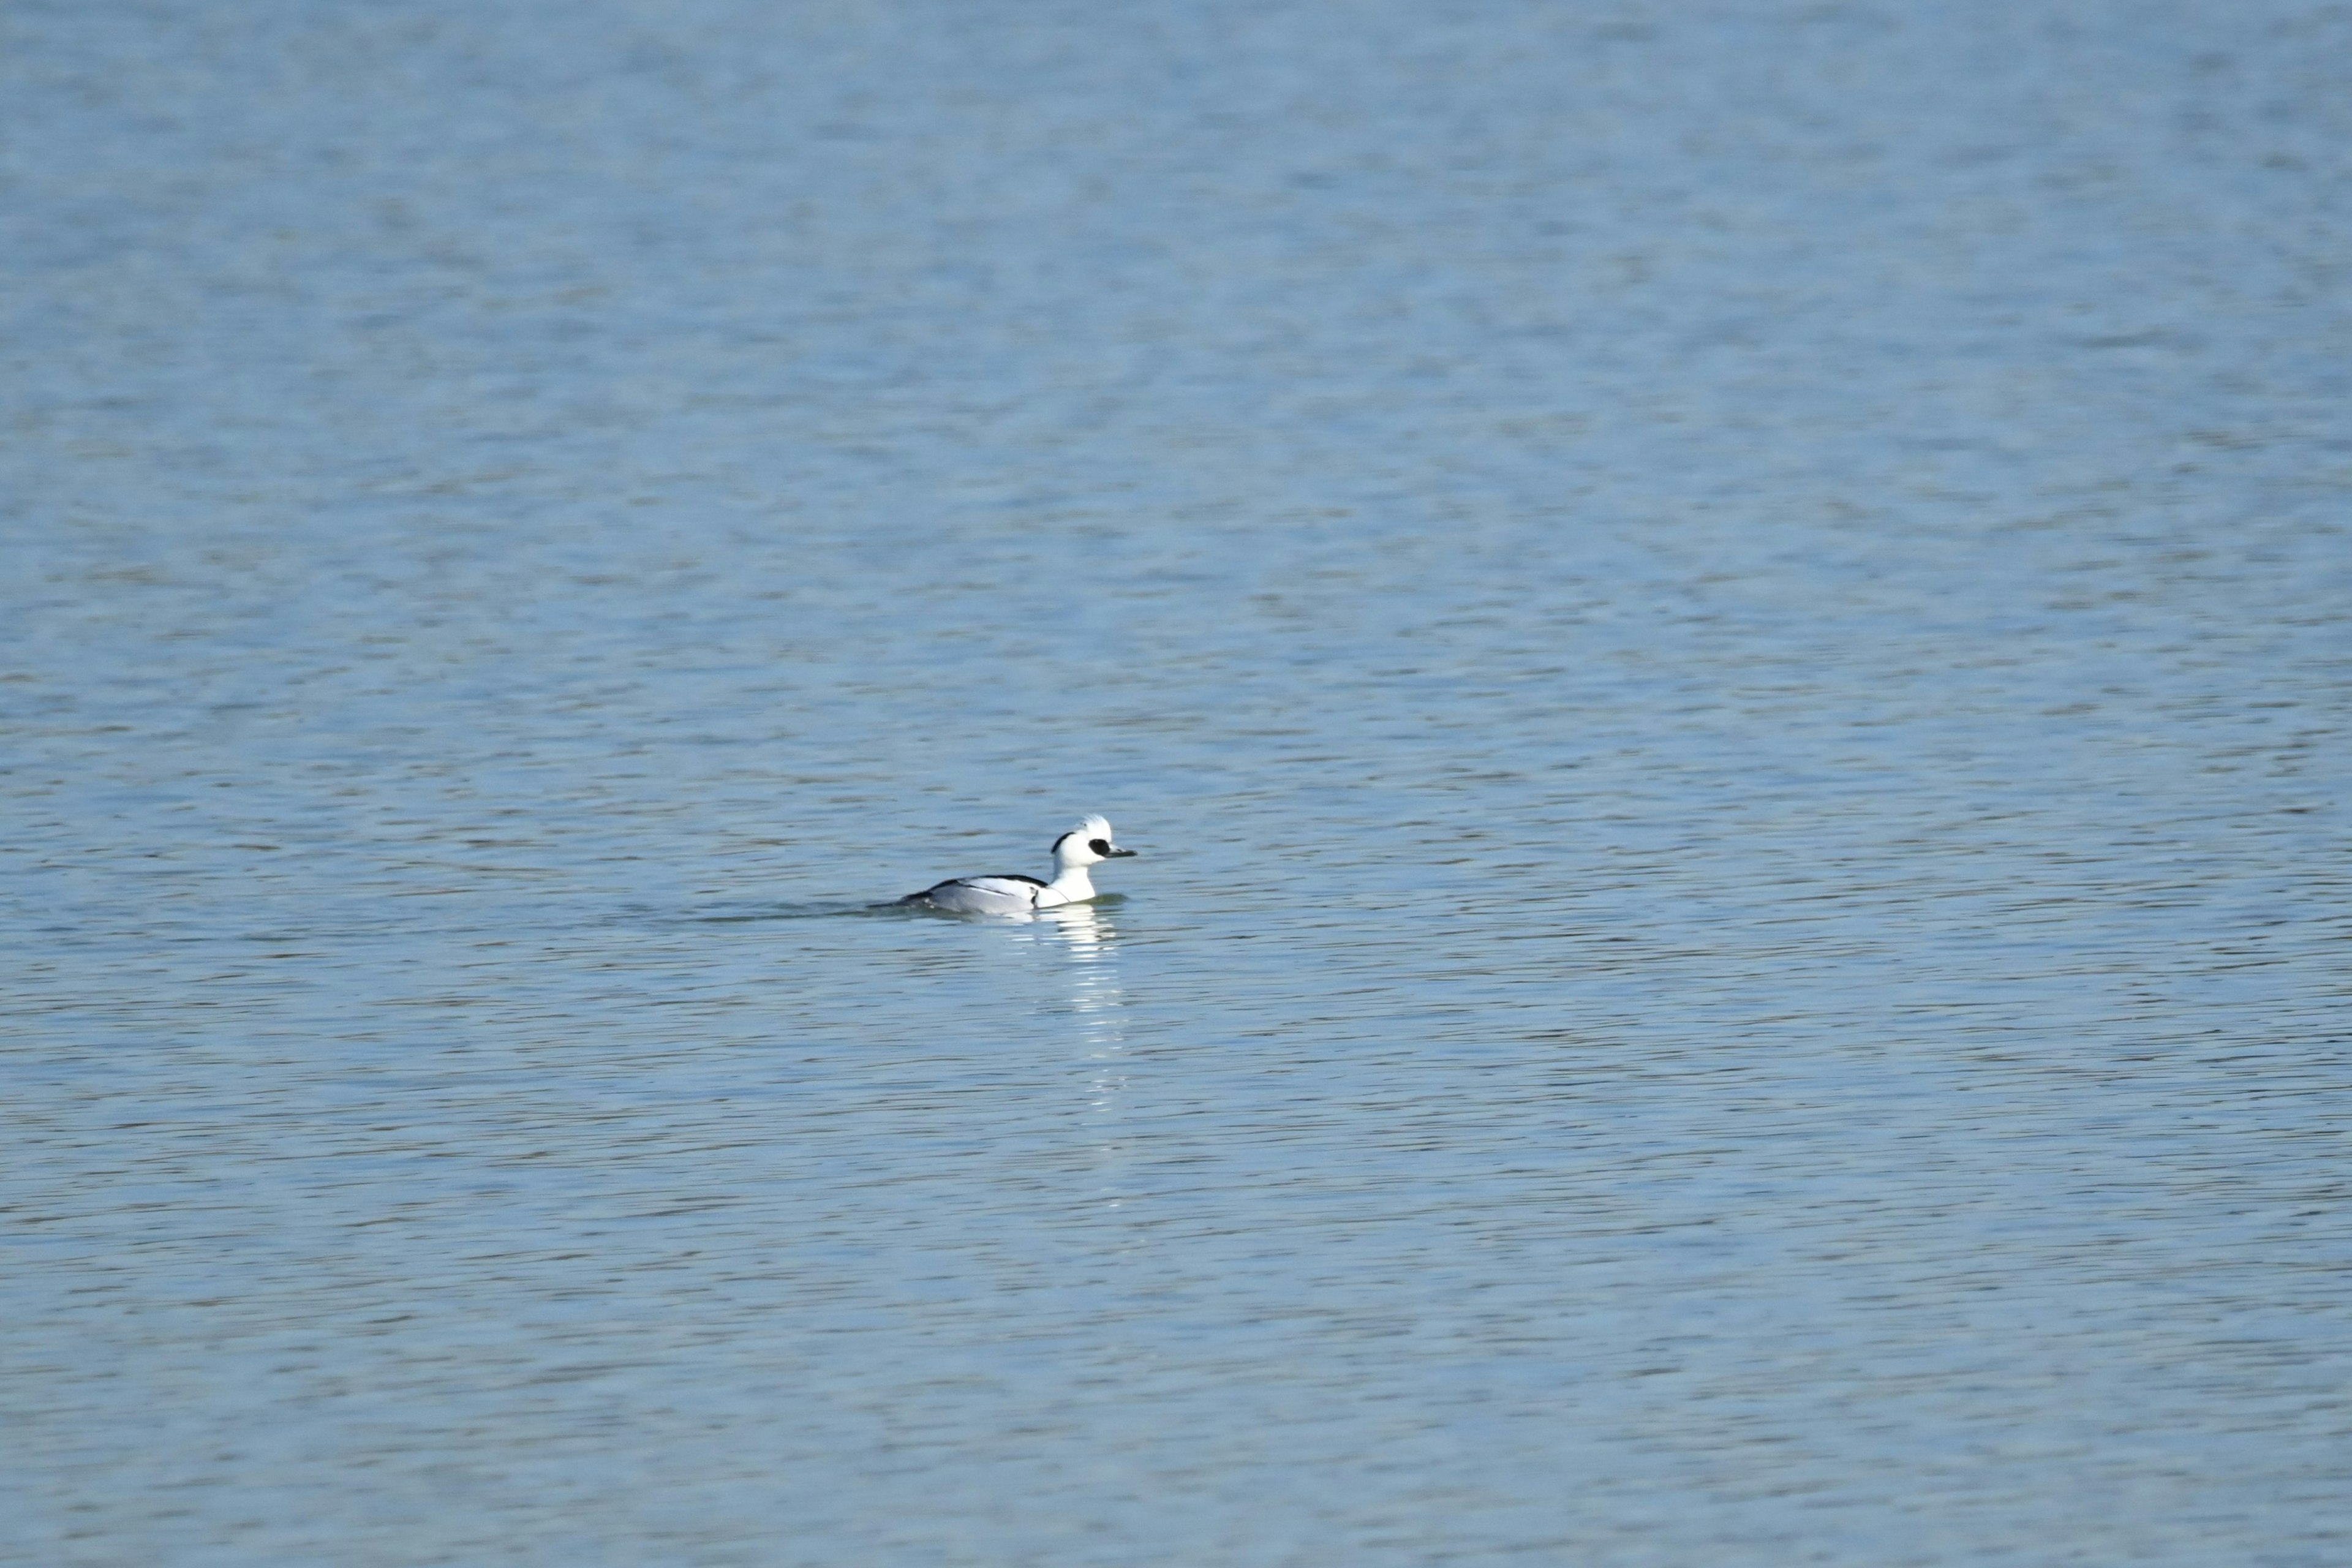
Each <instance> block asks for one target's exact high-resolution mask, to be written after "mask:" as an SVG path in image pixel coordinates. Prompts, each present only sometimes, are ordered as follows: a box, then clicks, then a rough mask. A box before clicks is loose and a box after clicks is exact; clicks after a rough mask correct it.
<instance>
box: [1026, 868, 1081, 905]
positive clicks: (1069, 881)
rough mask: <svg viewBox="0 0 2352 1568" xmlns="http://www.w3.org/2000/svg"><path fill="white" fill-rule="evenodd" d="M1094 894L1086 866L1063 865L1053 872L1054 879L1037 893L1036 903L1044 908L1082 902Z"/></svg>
mask: <svg viewBox="0 0 2352 1568" xmlns="http://www.w3.org/2000/svg"><path fill="white" fill-rule="evenodd" d="M1094 896H1095V884H1094V879H1093V878H1091V877H1088V876H1087V868H1085V867H1084V866H1065V867H1063V868H1060V869H1059V870H1057V871H1055V873H1054V879H1053V880H1052V881H1050V882H1048V883H1046V884H1045V890H1044V891H1043V892H1041V893H1039V894H1038V895H1037V905H1038V907H1039V908H1040V909H1046V908H1050V907H1052V906H1053V905H1055V904H1082V903H1085V902H1086V901H1087V900H1088V899H1091V898H1093V897H1094Z"/></svg>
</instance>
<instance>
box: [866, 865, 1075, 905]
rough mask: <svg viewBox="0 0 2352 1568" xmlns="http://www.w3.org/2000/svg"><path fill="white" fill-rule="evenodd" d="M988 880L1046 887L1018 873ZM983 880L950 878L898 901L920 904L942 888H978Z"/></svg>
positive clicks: (1032, 878)
mask: <svg viewBox="0 0 2352 1568" xmlns="http://www.w3.org/2000/svg"><path fill="white" fill-rule="evenodd" d="M981 880H982V879H980V878H978V877H950V878H949V879H947V880H946V881H944V882H934V883H932V884H931V885H930V886H929V887H928V888H925V889H923V890H922V891H921V892H919V893H908V895H907V896H906V897H905V898H903V899H901V900H898V901H899V902H900V903H902V904H919V903H921V902H922V901H923V900H925V899H928V898H929V897H930V896H931V895H932V894H933V893H936V892H938V891H939V890H940V889H942V888H971V887H978V886H979V884H980V882H981ZM988 880H990V881H993V882H1026V883H1028V884H1029V885H1030V886H1031V887H1033V888H1042V887H1044V886H1045V883H1043V882H1041V881H1039V880H1038V879H1036V878H1034V877H1024V876H1022V875H1021V874H1020V873H1018V872H1013V873H1011V874H1009V875H1007V876H1003V877H992V878H989V879H988ZM988 890H989V889H986V888H982V889H981V891H982V892H983V893H984V892H987V891H988Z"/></svg>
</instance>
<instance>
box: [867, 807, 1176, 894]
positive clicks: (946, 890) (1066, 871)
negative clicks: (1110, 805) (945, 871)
mask: <svg viewBox="0 0 2352 1568" xmlns="http://www.w3.org/2000/svg"><path fill="white" fill-rule="evenodd" d="M1053 853H1054V879H1053V880H1052V881H1050V882H1041V881H1039V880H1038V879H1036V878H1034V877H955V878H950V879H949V880H947V881H944V882H941V883H940V884H938V885H937V886H936V887H929V888H926V889H923V890H922V891H921V892H919V893H909V894H908V895H907V896H906V897H905V898H903V899H901V900H898V901H899V902H900V903H902V904H919V905H922V906H924V907H925V908H929V909H934V910H950V911H951V912H953V913H955V914H960V915H1013V914H1024V913H1026V912H1028V911H1029V910H1050V909H1054V908H1056V907H1058V906H1060V905H1062V904H1078V903H1084V902H1085V901H1086V900H1088V899H1091V898H1093V897H1094V896H1095V885H1094V880H1093V879H1091V878H1089V877H1088V876H1087V867H1089V866H1098V865H1100V864H1102V863H1103V862H1104V861H1105V860H1125V859H1129V858H1132V857H1133V856H1134V854H1135V851H1134V850H1132V849H1121V848H1118V847H1116V846H1115V845H1114V844H1113V843H1112V842H1111V836H1110V823H1109V822H1108V821H1107V820H1106V819H1104V818H1102V817H1099V816H1089V817H1087V818H1086V819H1085V820H1084V821H1082V822H1080V823H1079V824H1078V825H1077V826H1076V827H1073V828H1072V829H1070V831H1068V832H1067V833H1065V834H1063V835H1062V836H1061V837H1059V838H1056V839H1055V840H1054V851H1053Z"/></svg>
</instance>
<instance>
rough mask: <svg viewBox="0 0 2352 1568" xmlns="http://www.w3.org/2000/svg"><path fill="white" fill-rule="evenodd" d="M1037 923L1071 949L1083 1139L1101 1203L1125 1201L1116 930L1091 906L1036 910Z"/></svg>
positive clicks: (1123, 1000)
mask: <svg viewBox="0 0 2352 1568" xmlns="http://www.w3.org/2000/svg"><path fill="white" fill-rule="evenodd" d="M1037 921H1038V923H1039V924H1041V925H1043V924H1051V925H1052V926H1053V927H1054V928H1055V932H1056V934H1058V935H1059V936H1060V937H1061V939H1062V940H1063V942H1066V943H1067V944H1068V948H1069V970H1068V975H1069V987H1070V989H1069V998H1070V1000H1069V1016H1070V1017H1071V1018H1072V1019H1074V1020H1075V1021H1076V1026H1077V1027H1076V1039H1075V1040H1074V1042H1073V1043H1074V1044H1075V1045H1076V1047H1078V1050H1079V1052H1080V1057H1081V1059H1082V1060H1083V1061H1084V1062H1085V1064H1086V1066H1085V1086H1086V1087H1085V1090H1084V1092H1085V1096H1086V1108H1085V1113H1084V1116H1085V1137H1086V1140H1087V1144H1088V1145H1089V1146H1090V1148H1091V1149H1092V1151H1093V1152H1094V1156H1095V1159H1096V1163H1097V1166H1098V1167H1099V1174H1100V1177H1101V1182H1102V1185H1101V1187H1100V1188H1099V1191H1100V1193H1101V1195H1102V1197H1103V1199H1104V1201H1105V1202H1106V1203H1107V1204H1108V1206H1110V1207H1112V1208H1118V1206H1120V1205H1122V1204H1123V1203H1125V1202H1126V1195H1125V1194H1124V1193H1123V1192H1122V1190H1121V1188H1120V1186H1119V1184H1118V1180H1117V1177H1116V1170H1117V1168H1118V1167H1119V1166H1122V1165H1124V1164H1125V1163H1126V1160H1127V1145H1126V1140H1125V1139H1123V1138H1122V1137H1121V1136H1120V1135H1119V1122H1120V1116H1121V1111H1122V1107H1121V1103H1120V1102H1121V1100H1123V1098H1124V1097H1125V1095H1126V1092H1127V1078H1128V1073H1127V1018H1126V1013H1127V994H1126V993H1125V991H1124V990H1122V989H1121V987H1120V985H1119V980H1118V926H1117V925H1116V924H1115V923H1113V921H1112V919H1111V916H1110V915H1109V914H1108V912H1107V911H1105V910H1100V909H1097V908H1095V907H1094V906H1092V905H1089V904H1069V905H1066V906H1065V907H1063V908H1061V909H1055V910H1038V911H1037Z"/></svg>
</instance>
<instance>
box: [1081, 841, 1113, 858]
mask: <svg viewBox="0 0 2352 1568" xmlns="http://www.w3.org/2000/svg"><path fill="white" fill-rule="evenodd" d="M1087 848H1089V849H1091V850H1093V851H1094V852H1095V853H1096V854H1097V855H1108V854H1109V853H1110V840H1109V839H1108V838H1089V839H1087Z"/></svg>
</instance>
